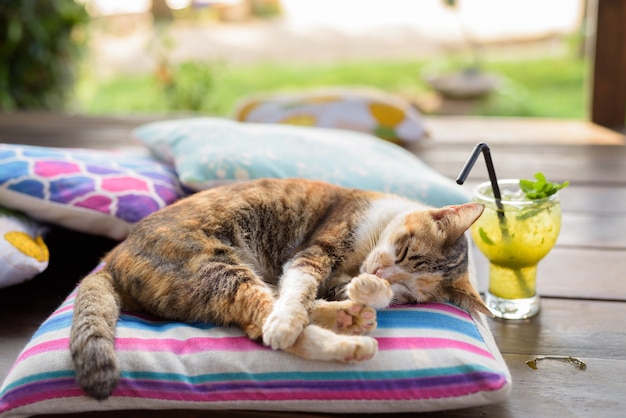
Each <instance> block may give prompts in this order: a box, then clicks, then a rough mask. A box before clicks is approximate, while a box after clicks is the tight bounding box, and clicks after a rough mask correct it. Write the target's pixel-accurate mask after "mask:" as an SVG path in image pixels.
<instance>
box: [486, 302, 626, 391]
mask: <svg viewBox="0 0 626 418" xmlns="http://www.w3.org/2000/svg"><path fill="white" fill-rule="evenodd" d="M624 318H626V303H623V302H607V301H588V300H567V299H551V298H543V299H542V310H541V312H540V313H539V314H538V315H537V316H535V317H533V318H530V319H526V320H520V321H510V320H501V319H489V327H490V329H491V331H492V333H493V336H494V338H495V340H496V342H497V344H498V347H499V348H500V351H501V352H502V353H506V354H524V355H529V356H530V355H555V356H574V357H585V358H604V359H611V360H626V350H624V347H626V332H624ZM607 378H608V376H607ZM609 381H611V380H609Z"/></svg>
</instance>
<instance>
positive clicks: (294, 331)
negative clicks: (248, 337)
mask: <svg viewBox="0 0 626 418" xmlns="http://www.w3.org/2000/svg"><path fill="white" fill-rule="evenodd" d="M307 324H308V314H307V312H306V311H303V312H298V311H295V310H290V309H276V308H274V310H273V311H272V313H271V314H270V315H269V316H268V317H267V320H266V321H265V324H263V343H264V344H265V345H268V346H270V347H272V349H274V350H284V349H286V348H289V347H291V346H292V345H293V344H294V343H295V342H296V339H297V338H298V337H299V336H300V334H301V333H302V330H303V329H304V327H305V326H306V325H307Z"/></svg>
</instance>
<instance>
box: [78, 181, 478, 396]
mask: <svg viewBox="0 0 626 418" xmlns="http://www.w3.org/2000/svg"><path fill="white" fill-rule="evenodd" d="M482 210H483V206H482V205H480V204H477V203H469V204H465V205H460V206H450V207H445V208H441V209H433V208H429V207H426V206H424V205H422V204H419V203H415V202H412V201H409V200H406V199H403V198H400V197H397V196H392V195H386V194H382V193H375V192H367V191H360V190H353V189H345V188H340V187H336V186H332V185H329V184H326V183H321V182H314V181H307V180H301V179H291V180H260V181H253V182H247V183H240V184H235V185H231V186H225V187H220V188H215V189H210V190H207V191H204V192H199V193H196V194H194V195H192V196H190V197H188V198H185V199H183V200H181V201H179V202H177V203H175V204H173V205H171V206H169V207H167V208H165V209H163V210H161V211H158V212H156V213H154V214H152V215H150V216H148V217H147V218H145V219H144V220H142V221H140V222H139V223H138V224H137V225H136V226H135V227H134V229H133V231H132V232H131V234H130V235H129V236H128V238H127V239H126V240H125V241H123V242H122V243H120V244H119V245H118V246H117V247H115V248H114V249H113V250H112V251H111V252H110V253H109V254H108V255H107V256H106V257H105V258H104V261H105V262H106V266H105V267H104V269H103V270H101V271H99V272H96V273H94V274H91V275H89V276H87V277H86V278H85V279H84V280H83V281H82V283H81V284H80V287H79V290H78V295H77V296H76V302H75V306H74V320H73V323H72V328H71V337H70V338H71V343H70V349H71V354H72V360H73V362H74V367H75V369H76V375H77V381H78V383H79V384H80V386H81V387H82V388H83V389H84V390H85V392H86V393H87V394H88V395H90V396H92V397H93V398H96V399H105V398H107V397H108V396H109V395H110V394H111V392H112V391H113V389H114V388H115V386H116V385H117V380H118V376H119V366H118V363H117V359H116V355H115V351H114V338H115V325H116V322H117V319H118V316H119V313H120V309H121V308H123V309H126V310H131V311H139V312H145V313H148V314H151V315H155V316H157V317H160V318H164V319H168V320H175V321H188V322H196V321H200V322H212V323H216V324H221V325H233V326H237V327H240V328H241V329H243V331H245V333H246V334H247V335H248V336H249V337H250V338H252V339H260V340H262V341H263V343H264V344H266V345H268V346H271V347H272V348H274V349H281V350H284V351H287V352H290V353H293V354H295V355H297V356H300V357H304V358H307V359H319V360H336V361H340V362H351V361H360V360H366V359H369V358H371V357H372V356H374V355H375V354H376V351H377V343H376V340H375V339H373V338H371V337H366V336H361V335H360V334H363V333H367V332H369V331H371V330H373V329H374V328H375V327H376V316H375V311H374V309H378V308H384V307H386V306H388V305H389V304H390V303H392V302H395V303H411V302H422V301H450V302H452V303H455V304H457V305H459V306H461V307H463V308H465V309H468V310H478V311H481V312H485V313H488V312H489V311H488V309H487V308H486V306H485V305H484V304H483V302H482V301H481V299H480V296H479V295H478V293H477V292H476V291H475V290H474V288H473V287H472V285H471V284H470V281H469V275H468V253H467V240H466V238H465V234H464V232H465V231H466V230H467V228H468V227H469V226H470V225H471V224H472V223H473V222H474V221H475V220H476V219H477V218H478V216H480V214H481V213H482Z"/></svg>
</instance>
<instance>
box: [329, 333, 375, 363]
mask: <svg viewBox="0 0 626 418" xmlns="http://www.w3.org/2000/svg"><path fill="white" fill-rule="evenodd" d="M330 351H331V352H332V353H333V356H334V358H335V360H336V361H340V362H342V363H354V362H357V361H365V360H369V359H371V358H372V357H374V355H376V353H377V352H378V341H376V340H375V339H374V338H371V337H361V336H339V338H337V341H335V342H333V343H332V347H331V348H330Z"/></svg>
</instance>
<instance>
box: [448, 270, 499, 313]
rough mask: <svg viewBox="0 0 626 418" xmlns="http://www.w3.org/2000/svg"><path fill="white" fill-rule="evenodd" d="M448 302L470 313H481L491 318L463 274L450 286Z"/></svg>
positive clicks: (467, 277) (488, 311)
mask: <svg viewBox="0 0 626 418" xmlns="http://www.w3.org/2000/svg"><path fill="white" fill-rule="evenodd" d="M449 297H450V302H452V303H454V304H455V305H457V306H460V307H461V308H463V309H465V310H467V311H470V312H475V311H478V312H482V313H484V314H486V315H489V316H493V314H492V313H491V311H490V310H489V308H488V307H487V305H485V302H483V300H482V298H481V297H480V295H479V294H478V291H476V289H475V288H474V286H473V285H472V283H471V282H470V280H469V274H464V275H463V276H461V278H459V279H457V280H456V281H455V282H454V283H453V284H452V291H451V292H450V295H449Z"/></svg>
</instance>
